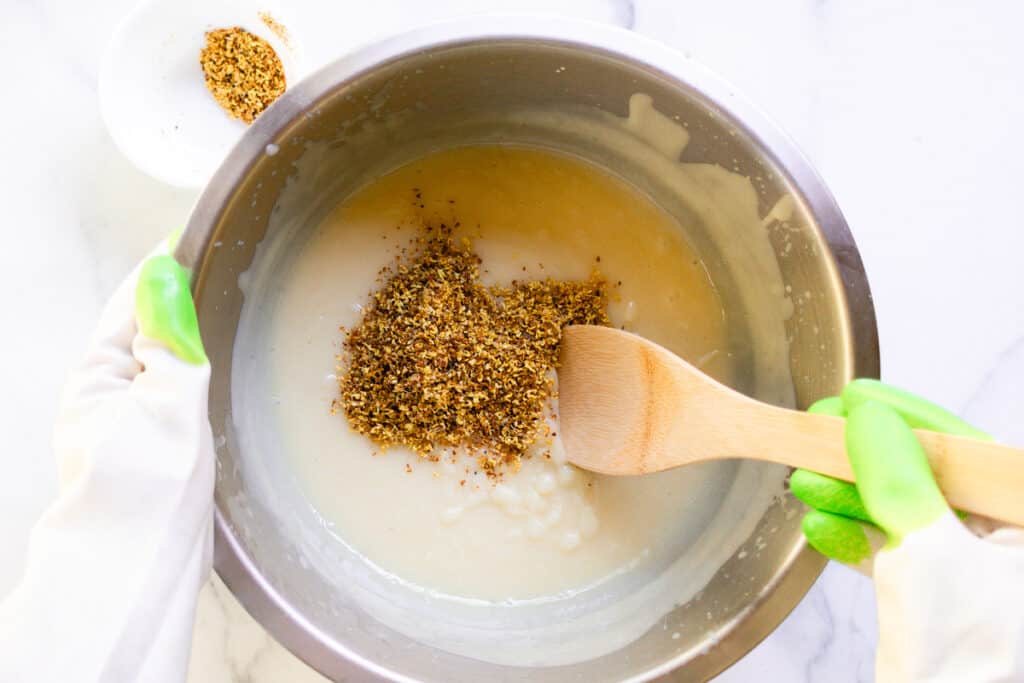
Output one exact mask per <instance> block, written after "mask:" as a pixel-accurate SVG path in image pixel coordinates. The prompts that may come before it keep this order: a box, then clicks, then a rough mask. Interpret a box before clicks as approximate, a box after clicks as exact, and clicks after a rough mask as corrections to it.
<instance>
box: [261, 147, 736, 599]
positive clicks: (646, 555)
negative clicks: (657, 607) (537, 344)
mask: <svg viewBox="0 0 1024 683" xmlns="http://www.w3.org/2000/svg"><path fill="white" fill-rule="evenodd" d="M417 195H418V196H419V197H420V198H421V199H416V197H417ZM456 221H457V222H458V223H459V226H460V227H459V228H458V232H457V235H459V236H463V237H466V238H467V239H469V240H470V241H471V244H472V248H473V249H474V250H475V251H476V252H477V253H478V254H479V255H480V257H481V258H482V266H481V274H482V281H483V282H484V284H508V283H510V282H511V281H512V280H517V279H518V280H523V279H542V278H545V277H553V278H557V279H564V280H574V279H580V280H582V279H586V278H587V277H588V276H589V275H590V273H591V270H592V269H593V268H594V267H595V266H596V267H598V268H599V270H600V271H601V273H602V274H603V275H604V276H605V277H606V278H607V279H608V280H609V281H610V282H612V283H614V284H616V287H615V292H616V294H615V295H614V296H613V300H612V301H611V302H610V304H609V315H610V318H611V320H612V323H613V324H614V325H615V326H617V327H619V326H621V327H624V328H625V329H627V330H630V331H632V332H636V333H638V334H641V335H643V336H644V337H647V338H648V339H651V340H653V341H655V342H657V343H660V344H662V345H664V346H666V347H668V348H669V349H671V350H672V351H674V352H676V353H678V354H680V355H681V356H683V357H685V358H687V359H689V360H690V361H691V362H694V363H696V364H697V365H699V366H700V367H702V368H703V369H704V370H705V371H707V372H709V373H711V374H712V375H715V376H717V377H718V378H720V379H722V380H724V381H728V379H729V372H730V367H729V364H728V362H729V358H728V354H727V353H725V352H724V347H723V344H724V341H723V340H724V314H723V311H722V305H721V302H720V301H719V298H718V295H717V293H716V291H715V289H714V287H713V285H712V283H711V281H710V280H709V278H708V276H707V273H706V271H705V269H704V267H703V264H702V262H701V260H700V259H699V258H698V257H697V256H696V255H695V254H694V253H693V251H692V250H691V249H690V247H689V246H688V244H687V242H686V240H685V238H684V235H683V232H682V230H681V229H680V227H679V226H678V225H677V224H676V223H675V222H674V221H673V219H672V218H671V217H669V216H668V215H667V214H666V213H664V212H663V211H662V210H660V209H659V208H658V207H657V206H655V205H654V204H653V203H652V202H651V201H650V200H648V199H647V198H646V197H644V196H643V195H641V194H640V193H639V192H637V191H636V190H634V189H633V188H632V187H631V186H629V185H627V184H626V183H624V182H622V181H620V180H618V179H617V178H614V177H612V176H611V175H609V174H607V173H605V172H603V171H600V170H598V169H596V168H594V167H592V166H590V165H588V164H585V163H583V162H581V161H578V160H575V159H572V158H569V157H566V156H561V155H556V154H554V153H550V152H546V151H540V150H534V149H527V148H514V147H501V146H477V147H465V148H458V149H452V150H447V151H442V152H438V153H435V154H433V155H431V156H428V157H425V158H422V159H420V160H417V161H414V162H412V163H409V164H408V165H406V166H403V167H401V168H399V169H397V170H395V171H393V172H391V173H390V174H387V175H385V176H383V177H380V178H378V179H376V180H374V181H372V182H371V183H369V184H368V185H366V186H364V187H363V188H362V189H361V190H360V191H358V192H356V193H355V194H353V195H352V196H350V197H348V198H347V199H345V200H344V201H343V202H342V203H341V204H340V205H339V206H338V207H337V208H336V209H335V210H334V211H333V212H331V213H330V214H329V215H328V216H327V217H326V218H325V219H324V220H323V221H322V223H321V224H320V225H319V226H318V227H317V228H316V229H315V230H314V231H312V233H311V236H310V237H309V238H308V241H306V243H305V244H304V245H303V246H302V249H301V252H299V253H298V255H297V257H295V258H293V259H291V261H290V263H289V265H288V266H287V267H285V268H282V269H280V271H279V272H278V273H277V274H276V277H277V278H278V282H277V286H276V287H275V288H274V289H275V295H274V296H275V300H274V301H273V303H272V305H268V306H266V307H265V311H267V312H269V315H268V316H267V320H266V326H265V329H266V338H265V340H264V341H263V342H261V348H260V349H259V354H260V357H259V361H260V362H262V363H263V364H264V367H265V372H266V373H268V376H267V379H268V383H267V384H268V386H269V387H270V388H271V394H272V396H273V404H274V409H273V420H274V423H275V424H274V425H273V427H274V429H275V430H276V431H277V432H278V434H279V438H280V440H281V444H282V451H283V454H284V455H283V457H286V458H287V459H288V464H289V469H290V470H291V471H292V472H294V473H295V476H296V477H297V479H298V481H299V484H300V487H301V489H302V491H303V492H304V494H305V496H306V497H307V499H308V501H309V503H310V504H311V505H312V507H313V508H315V510H316V513H317V514H318V515H319V517H320V518H321V519H322V521H323V523H324V525H325V526H326V527H327V528H328V529H329V530H330V532H331V533H332V534H333V535H334V536H335V537H336V539H337V541H338V542H340V543H345V544H348V545H349V546H350V547H351V548H352V549H354V550H355V551H356V552H357V553H359V554H360V555H361V556H363V557H364V558H366V560H368V561H369V562H370V563H372V564H373V565H375V566H376V567H378V568H379V569H380V570H382V571H384V572H387V573H389V574H392V575H394V576H395V577H398V578H399V579H401V580H402V581H404V582H408V583H412V584H415V585H418V586H421V587H424V588H426V589H429V590H431V591H434V592H438V593H442V594H447V595H451V596H457V597H460V598H474V599H482V600H487V601H508V600H531V599H542V598H548V597H554V596H566V595H568V594H572V593H575V592H579V591H581V590H584V589H586V588H588V587H591V586H593V585H594V584H597V583H599V582H601V581H602V580H605V579H608V578H610V577H613V576H616V575H621V574H623V573H625V572H639V573H643V572H645V571H650V572H652V573H654V572H658V571H661V570H662V569H664V567H666V566H667V565H668V564H670V563H671V562H672V561H673V560H674V559H675V558H676V557H678V556H679V554H680V553H681V552H683V551H684V550H685V547H686V545H687V544H688V543H690V542H692V539H693V538H694V536H695V534H699V532H700V529H701V528H702V527H703V526H704V525H706V524H708V523H709V520H708V515H709V514H711V513H712V512H713V511H714V510H715V509H716V508H717V506H718V504H719V503H720V501H721V499H722V498H723V497H724V496H725V494H726V492H727V491H728V489H729V486H730V485H731V482H732V479H731V475H732V473H733V470H732V469H730V468H729V467H728V466H727V465H724V464H710V465H707V466H703V465H702V466H697V467H691V468H685V469H681V470H677V471H671V472H664V473H660V474H657V475H650V476H645V477H637V478H611V477H603V476H598V475H592V474H590V473H586V472H583V471H580V470H577V469H576V468H575V467H573V466H572V465H569V464H568V463H567V462H566V459H565V454H564V451H563V449H562V447H561V443H560V441H559V439H558V437H557V431H558V427H557V402H553V403H552V405H551V406H550V412H551V424H552V429H553V431H554V432H555V434H556V436H555V437H554V438H553V440H552V443H550V444H548V443H546V442H545V443H543V444H541V445H540V447H538V449H537V450H535V452H534V457H531V458H527V459H525V460H524V462H523V465H522V468H521V470H520V471H519V472H518V473H515V474H508V475H506V476H504V477H503V478H502V479H501V480H500V481H497V482H495V481H494V480H491V479H488V478H487V477H486V476H485V475H484V474H483V473H482V472H477V471H476V469H475V467H474V460H473V459H472V458H471V457H454V458H453V457H451V455H446V456H445V457H443V458H442V459H441V460H440V461H439V462H436V463H435V462H430V461H427V460H425V459H423V458H419V457H417V456H416V455H414V454H413V453H411V452H408V451H406V450H403V449H400V448H392V449H390V450H388V451H387V452H385V453H380V452H378V449H377V448H375V446H374V445H373V444H372V443H371V442H370V441H369V440H368V439H367V438H365V437H363V436H360V435H358V434H355V433H354V432H352V431H351V430H350V429H349V428H348V425H347V424H346V421H345V418H344V416H343V415H342V414H340V413H339V414H336V415H332V414H331V412H330V405H331V401H332V400H333V399H334V398H335V397H336V393H337V377H336V372H337V368H336V366H337V363H338V361H337V356H338V354H340V353H341V346H342V341H343V333H342V332H341V331H339V326H346V327H351V326H353V325H355V324H356V323H357V322H358V321H359V319H360V315H361V313H362V311H363V309H364V306H366V305H367V303H368V295H369V293H370V292H371V290H373V289H374V288H375V287H376V286H378V283H377V281H376V278H377V274H378V271H379V270H380V269H381V267H382V266H384V265H385V264H387V263H391V262H393V261H394V259H395V257H396V255H398V254H399V253H400V252H401V249H402V248H403V247H407V246H408V244H409V240H410V239H411V238H412V237H413V236H414V234H415V230H416V229H417V226H419V225H422V224H423V223H424V222H446V223H449V224H453V223H455V222H456ZM620 282H621V284H618V283H620ZM247 305H248V302H247ZM544 453H549V455H550V457H545V455H544Z"/></svg>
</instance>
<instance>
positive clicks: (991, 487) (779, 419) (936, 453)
mask: <svg viewBox="0 0 1024 683" xmlns="http://www.w3.org/2000/svg"><path fill="white" fill-rule="evenodd" d="M776 410H778V411H779V413H780V414H779V415H776V416H773V418H774V419H772V420H764V421H763V422H762V423H761V427H762V429H761V430H759V432H760V434H761V435H762V437H761V438H763V439H765V441H763V442H762V444H761V448H760V452H761V453H763V454H764V457H765V459H772V460H775V461H776V462H782V463H785V464H787V465H791V466H793V467H802V468H804V469H808V470H813V471H815V472H821V473H822V474H827V475H829V476H832V477H836V478H838V479H843V480H846V481H854V476H853V470H852V469H851V468H850V462H849V460H848V459H847V457H846V445H845V441H844V430H845V420H844V419H843V418H839V417H830V416H827V415H814V414H812V413H802V412H799V411H795V410H784V409H781V408H779V409H776ZM783 413H784V414H785V415H783ZM768 425H771V427H770V428H769V429H767V430H765V429H764V428H765V427H768ZM914 433H915V434H916V435H917V438H918V440H919V441H920V442H921V445H922V446H923V447H924V450H925V453H926V454H927V455H928V461H929V462H930V463H931V466H932V472H933V473H934V474H935V480H936V481H937V482H938V484H939V488H940V489H942V493H943V494H944V495H945V496H946V500H947V501H949V504H950V505H951V506H952V507H954V508H956V509H958V510H964V511H966V512H973V513H975V514H978V515H984V516H986V517H992V518H995V519H999V520H1002V521H1004V522H1009V523H1011V524H1017V525H1020V526H1024V449H1019V448H1012V447H1010V446H1003V445H1000V444H997V443H992V442H989V441H980V440H978V439H970V438H967V437H963V436H951V435H949V434H940V433H938V432H931V431H928V430H925V429H915V430H914ZM766 446H767V447H766ZM774 456H778V457H777V458H776V457H774Z"/></svg>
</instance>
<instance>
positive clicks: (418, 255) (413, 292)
mask: <svg viewBox="0 0 1024 683" xmlns="http://www.w3.org/2000/svg"><path fill="white" fill-rule="evenodd" d="M479 275H480V259H479V257H478V256H477V255H476V254H475V253H473V251H472V249H471V247H470V245H469V244H468V243H465V242H463V243H461V244H456V243H455V242H454V241H453V238H452V230H451V228H450V227H448V226H441V227H440V228H437V229H431V228H427V229H425V231H424V233H423V234H422V236H421V237H420V238H419V239H418V240H417V242H416V245H415V248H414V249H413V254H412V256H411V257H410V258H407V259H405V260H399V262H398V263H397V264H396V265H395V266H394V267H389V268H385V270H384V271H383V272H382V273H381V282H382V283H383V284H382V286H381V288H380V289H379V290H377V291H376V292H374V293H372V294H371V298H370V304H369V306H368V307H367V309H366V311H365V314H364V317H363V319H362V320H361V322H360V323H359V324H358V326H356V327H355V328H353V329H352V330H347V331H345V330H343V331H345V332H346V338H345V355H344V357H343V366H342V373H341V375H340V379H339V387H340V397H339V398H338V399H337V400H336V401H335V408H338V407H340V408H341V409H343V410H344V413H345V416H346V417H347V418H348V421H349V423H350V425H351V426H352V427H353V428H354V429H355V430H356V431H357V432H359V433H362V434H365V435H367V436H369V437H370V438H371V439H372V440H373V441H374V442H376V443H377V444H378V445H379V446H381V447H382V448H387V447H388V446H393V445H403V446H406V447H408V448H410V449H412V450H413V451H415V452H416V453H418V454H419V455H421V456H423V457H427V458H431V459H436V458H437V457H438V455H437V449H438V448H443V447H463V448H466V449H467V450H469V451H470V452H472V453H474V454H475V455H476V456H477V459H478V462H479V464H480V466H481V467H482V468H483V469H484V470H485V471H487V472H488V473H489V474H495V473H498V472H500V471H502V470H504V469H505V468H510V469H513V470H514V469H516V468H517V467H518V465H519V462H520V458H521V457H522V456H523V455H524V454H525V452H526V451H527V449H528V448H529V447H530V446H531V444H532V443H533V441H534V440H535V439H536V437H537V435H538V432H539V429H540V425H541V420H542V418H543V414H544V408H545V405H546V401H547V399H548V397H550V396H551V394H552V382H551V378H550V371H551V370H552V369H553V368H554V367H555V365H556V362H557V358H558V344H559V341H560V339H561V333H562V328H563V327H564V326H565V325H570V324H588V325H607V324H608V316H607V312H606V306H607V285H606V282H605V281H604V279H603V278H601V277H600V276H599V275H598V274H597V273H596V272H595V273H594V274H593V275H592V276H591V277H590V279H589V280H587V281H583V282H563V281H558V280H552V279H547V280H543V281H530V282H516V281H513V282H512V283H511V284H510V285H509V286H507V287H485V286H484V285H482V284H481V283H480V282H479Z"/></svg>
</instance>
